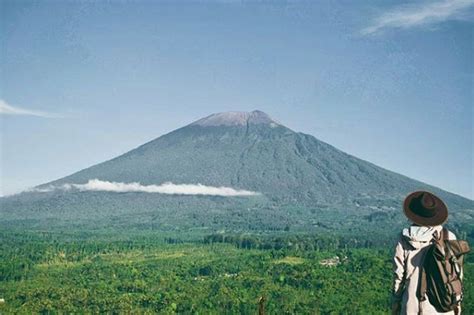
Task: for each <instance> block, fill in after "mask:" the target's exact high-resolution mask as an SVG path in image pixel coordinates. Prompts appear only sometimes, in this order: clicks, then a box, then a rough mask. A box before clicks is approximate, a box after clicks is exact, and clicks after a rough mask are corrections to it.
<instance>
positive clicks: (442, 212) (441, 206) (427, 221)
mask: <svg viewBox="0 0 474 315" xmlns="http://www.w3.org/2000/svg"><path fill="white" fill-rule="evenodd" d="M422 192H423V191H415V192H412V193H411V194H409V195H408V196H407V197H406V198H405V201H404V202H403V212H404V213H405V215H406V217H407V218H408V219H410V221H412V222H414V223H416V224H418V225H424V226H436V225H441V224H443V223H444V222H446V220H447V219H448V207H447V206H446V204H445V203H444V202H443V200H441V199H439V198H438V197H437V196H435V195H433V197H434V198H435V199H436V201H437V205H438V206H437V208H436V214H435V215H434V216H432V217H429V218H427V217H423V216H420V215H418V214H416V213H415V212H413V210H412V209H411V208H410V203H411V201H412V200H413V198H416V197H418V195H419V194H421V193H422Z"/></svg>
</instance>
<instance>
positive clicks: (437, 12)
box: [360, 0, 474, 35]
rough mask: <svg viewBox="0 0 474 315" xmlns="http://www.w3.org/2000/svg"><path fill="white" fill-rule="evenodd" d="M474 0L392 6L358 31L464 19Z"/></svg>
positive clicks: (364, 31) (372, 32) (449, 0)
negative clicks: (392, 7) (391, 8)
mask: <svg viewBox="0 0 474 315" xmlns="http://www.w3.org/2000/svg"><path fill="white" fill-rule="evenodd" d="M472 6H474V0H444V1H426V2H423V3H421V4H411V5H404V6H399V7H397V8H394V9H393V10H390V11H388V12H385V13H383V14H382V15H381V16H379V17H377V18H375V19H374V20H373V22H372V24H371V25H370V26H368V27H366V28H364V29H362V30H361V31H360V32H361V34H362V35H372V34H376V33H380V32H382V31H383V30H385V29H388V28H403V29H408V28H412V27H419V26H429V25H433V24H436V23H441V22H446V21H453V20H465V19H467V18H468V17H469V12H467V11H468V10H469V8H471V7H472Z"/></svg>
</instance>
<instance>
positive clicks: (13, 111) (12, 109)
mask: <svg viewBox="0 0 474 315" xmlns="http://www.w3.org/2000/svg"><path fill="white" fill-rule="evenodd" d="M0 115H28V116H36V117H43V118H58V117H60V116H59V115H56V114H52V113H48V112H43V111H37V110H30V109H25V108H20V107H17V106H12V105H10V104H8V103H7V102H6V101H4V100H2V99H0Z"/></svg>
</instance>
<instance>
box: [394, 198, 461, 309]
mask: <svg viewBox="0 0 474 315" xmlns="http://www.w3.org/2000/svg"><path fill="white" fill-rule="evenodd" d="M403 211H404V213H405V215H406V217H407V218H408V219H409V220H410V221H411V222H412V223H413V224H412V225H411V226H410V227H408V228H404V229H403V230H402V232H401V234H400V236H399V239H398V241H397V244H396V246H395V253H394V257H393V266H394V277H393V283H392V314H410V315H411V314H423V315H431V314H445V315H458V314H460V309H458V310H457V311H456V312H455V311H450V312H446V313H439V312H438V311H437V310H436V309H435V307H434V306H433V305H431V304H430V302H429V300H428V299H424V300H423V301H420V299H419V298H418V287H419V280H420V267H421V265H422V263H423V257H424V254H425V252H426V250H427V249H428V246H429V245H430V244H432V243H433V242H434V240H435V238H438V239H439V238H440V237H441V233H442V231H443V226H442V224H443V223H444V222H445V221H446V219H447V218H448V208H447V206H446V204H445V203H444V202H443V201H442V200H441V199H440V198H439V197H437V196H435V195H434V194H432V193H430V192H427V191H415V192H413V193H411V194H409V195H408V196H407V197H406V198H405V201H404V202H403ZM448 239H449V240H455V239H456V236H455V235H454V233H452V232H450V231H448Z"/></svg>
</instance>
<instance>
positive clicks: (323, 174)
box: [2, 111, 474, 229]
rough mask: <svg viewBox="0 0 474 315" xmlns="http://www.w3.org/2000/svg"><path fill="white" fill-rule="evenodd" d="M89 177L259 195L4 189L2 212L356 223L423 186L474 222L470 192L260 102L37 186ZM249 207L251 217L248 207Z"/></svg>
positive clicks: (228, 223) (166, 220) (387, 213)
mask: <svg viewBox="0 0 474 315" xmlns="http://www.w3.org/2000/svg"><path fill="white" fill-rule="evenodd" d="M91 179H100V180H102V181H109V182H120V183H130V182H138V183H140V184H142V185H159V184H162V183H165V182H172V183H174V184H197V183H200V184H203V185H208V186H215V187H220V186H226V187H232V188H234V189H245V190H250V191H255V192H259V193H261V195H260V196H254V197H245V198H244V197H233V198H230V197H215V196H182V195H173V196H169V195H168V196H167V195H162V194H145V193H137V192H135V193H122V194H117V193H111V192H90V191H52V192H47V193H38V192H30V193H23V194H21V195H18V196H13V197H10V198H4V199H5V200H2V212H5V209H8V210H9V211H8V210H7V211H8V212H9V214H10V218H11V219H21V220H23V219H27V218H28V219H31V218H36V219H41V218H45V217H48V218H51V219H55V220H57V219H58V218H59V219H60V220H63V219H64V218H65V217H66V218H71V219H72V218H74V220H78V219H84V220H87V219H90V218H91V215H93V217H97V218H102V219H104V218H109V219H110V218H111V217H117V216H118V217H119V218H120V219H119V221H120V220H121V219H123V218H124V217H125V218H128V219H127V220H128V222H132V221H133V222H135V223H137V222H139V223H140V224H145V225H146V224H147V222H150V221H153V220H155V221H156V222H159V223H158V225H159V226H160V227H162V228H163V227H164V226H170V227H186V228H189V227H195V226H205V227H209V226H212V227H215V228H219V227H226V228H238V229H247V228H251V229H259V226H261V227H262V229H265V228H276V229H278V228H281V227H282V226H287V225H292V226H296V227H297V228H303V229H312V228H315V227H333V228H334V227H335V226H338V228H348V229H349V228H351V227H352V228H353V227H354V226H363V225H364V224H370V223H371V222H373V221H374V220H379V219H382V220H385V221H387V222H389V221H390V222H392V221H393V222H395V223H397V224H400V223H401V222H402V221H403V218H402V217H401V212H400V203H401V200H402V199H403V197H404V196H405V195H406V194H407V193H409V192H410V191H413V190H416V189H428V190H430V191H432V192H434V193H436V194H438V195H440V196H441V197H442V198H443V199H445V200H446V202H447V203H448V205H449V207H450V209H452V210H453V211H452V214H453V216H452V217H453V218H454V219H455V221H456V220H459V221H465V220H467V221H470V220H471V221H472V219H473V209H474V205H473V201H471V200H468V199H465V198H462V197H460V196H457V195H454V194H451V193H448V192H445V191H442V190H440V189H438V188H435V187H432V186H429V185H427V184H424V183H421V182H418V181H415V180H412V179H410V178H408V177H405V176H402V175H399V174H396V173H393V172H390V171H387V170H385V169H383V168H380V167H378V166H376V165H374V164H371V163H369V162H366V161H363V160H360V159H358V158H355V157H353V156H351V155H348V154H346V153H344V152H342V151H340V150H338V149H336V148H334V147H332V146H331V145H329V144H326V143H324V142H322V141H319V140H317V139H316V138H314V137H313V136H310V135H306V134H302V133H297V132H294V131H292V130H290V129H288V128H286V127H285V126H283V125H281V124H280V123H278V122H276V121H274V120H272V119H271V118H270V117H269V116H268V115H266V114H265V113H263V112H259V111H254V112H251V113H241V112H229V113H219V114H214V115H211V116H208V117H205V118H203V119H200V120H198V121H196V122H194V123H192V124H190V125H188V126H185V127H183V128H180V129H178V130H175V131H173V132H171V133H168V134H166V135H164V136H162V137H159V138H157V139H155V140H153V141H151V142H148V143H146V144H144V145H142V146H140V147H138V148H136V149H134V150H132V151H129V152H128V153H125V154H123V155H121V156H119V157H117V158H114V159H112V160H110V161H106V162H104V163H100V164H98V165H95V166H92V167H90V168H87V169H85V170H82V171H79V172H77V173H74V174H72V175H70V176H67V177H65V178H62V179H59V180H56V181H54V182H51V183H47V184H45V185H41V186H39V187H38V188H39V189H45V188H47V187H51V186H54V187H60V186H61V185H65V184H85V183H87V182H88V181H89V180H91ZM91 200H94V202H91ZM32 209H34V210H32ZM249 209H252V210H251V211H252V216H251V217H249V215H248V214H245V215H244V214H242V213H247V212H248V211H249ZM243 210H245V211H247V212H245V211H244V212H242V211H243ZM234 212H235V213H234ZM12 213H14V215H11V214H12ZM45 214H47V215H46V216H45ZM61 214H62V216H61ZM340 216H344V217H345V218H351V221H350V222H353V224H352V223H350V224H349V223H347V222H346V223H345V224H342V225H341V224H340V223H338V222H340V221H341V220H340ZM3 217H5V216H3ZM7 217H8V216H7ZM275 218H277V219H275ZM275 220H276V221H275ZM209 221H210V222H211V223H209ZM214 221H215V222H214ZM273 221H275V224H274V226H273V225H272V222H273ZM269 222H270V223H269ZM126 223H127V222H125V223H124V224H125V225H126ZM339 225H341V226H339ZM272 226H273V227H272Z"/></svg>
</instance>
